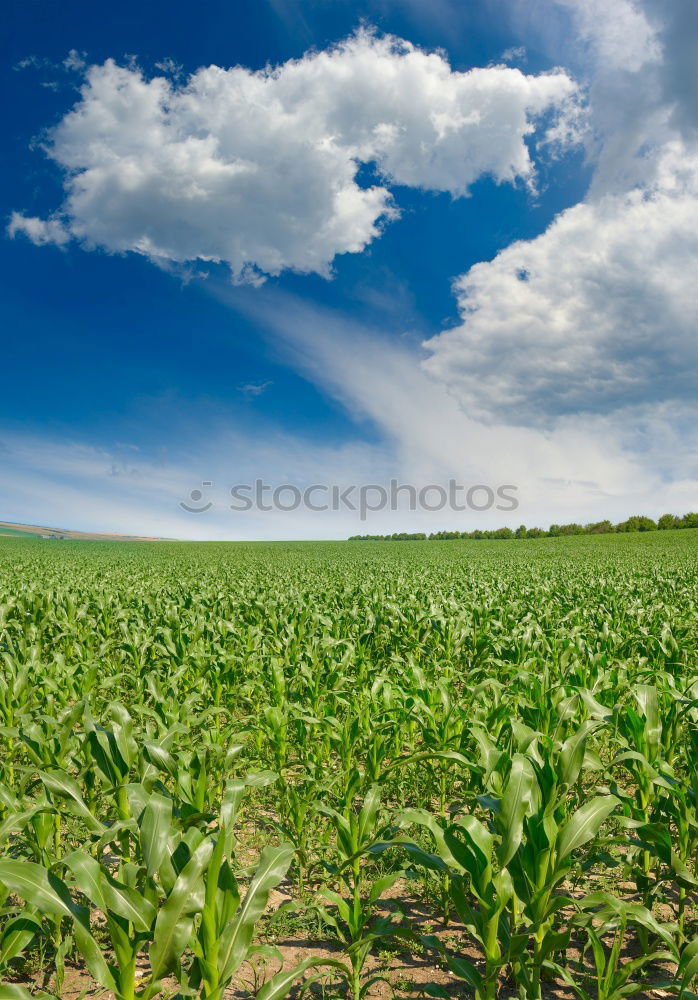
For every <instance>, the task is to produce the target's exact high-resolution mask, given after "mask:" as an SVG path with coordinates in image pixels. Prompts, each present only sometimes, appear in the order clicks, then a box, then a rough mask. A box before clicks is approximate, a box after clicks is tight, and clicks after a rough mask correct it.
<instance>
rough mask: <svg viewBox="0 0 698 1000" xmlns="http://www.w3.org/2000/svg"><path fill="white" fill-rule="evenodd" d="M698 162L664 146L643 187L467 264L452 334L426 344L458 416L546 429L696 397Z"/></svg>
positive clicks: (587, 205) (585, 207)
mask: <svg viewBox="0 0 698 1000" xmlns="http://www.w3.org/2000/svg"><path fill="white" fill-rule="evenodd" d="M697 261H698V155H696V154H695V153H691V152H690V151H689V150H687V149H686V147H685V146H684V145H683V144H682V143H680V142H679V141H677V142H675V143H673V144H669V145H667V147H666V148H665V149H664V151H663V153H662V155H661V157H660V158H659V160H658V162H657V164H656V165H655V176H654V179H653V182H652V183H651V184H650V185H648V186H646V187H643V188H636V189H633V190H631V191H629V192H627V193H624V194H608V195H605V196H603V197H601V198H598V199H595V200H592V201H587V202H583V203H580V204H579V205H575V206H574V207H573V208H570V209H568V210H567V211H566V212H563V213H562V214H561V215H560V216H558V218H557V219H556V220H555V221H554V222H553V224H552V225H551V226H550V228H549V229H548V230H547V232H545V233H544V234H543V235H541V236H540V237H538V238H537V239H535V240H531V241H528V242H519V243H514V244H513V245H511V246H509V247H507V248H506V249H505V250H503V251H502V252H501V253H499V254H498V255H497V257H496V258H495V259H494V260H493V261H491V262H488V263H480V264H476V265H475V266H474V267H473V268H471V269H470V271H469V272H468V273H467V274H465V275H463V276H462V277H460V278H459V279H458V280H457V281H456V283H455V288H456V292H457V295H458V299H459V304H460V307H461V311H462V314H463V322H462V324H461V325H460V326H458V327H456V328H454V329H451V330H448V331H446V332H444V333H442V334H440V335H439V336H437V337H434V338H432V339H431V340H429V341H428V342H427V344H426V346H427V348H428V350H429V351H430V354H431V356H430V358H429V360H428V361H427V362H426V363H425V364H426V367H427V369H428V370H429V372H430V373H431V374H432V375H434V376H436V377H438V378H439V379H440V380H442V381H443V382H444V383H445V384H446V385H448V386H449V388H450V389H451V391H452V392H453V393H455V394H456V395H457V397H458V399H459V400H460V401H461V405H462V406H463V407H464V409H466V411H468V412H470V413H472V414H477V415H479V416H483V417H486V418H488V419H497V420H502V419H507V420H512V421H514V422H516V423H519V422H520V423H525V424H536V423H546V422H548V421H549V420H550V419H551V418H555V417H557V416H560V415H563V414H565V413H568V414H569V413H581V412H585V411H586V412H610V411H612V410H614V409H618V408H621V407H627V406H637V405H643V404H647V403H652V402H657V401H667V400H671V399H674V400H681V399H683V400H685V401H690V400H691V399H695V398H696V395H697V391H698V386H697V385H696V371H697V370H698V340H697V339H696V329H697V328H698V299H697V298H696V293H695V275H696V262H697Z"/></svg>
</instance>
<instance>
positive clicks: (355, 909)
mask: <svg viewBox="0 0 698 1000" xmlns="http://www.w3.org/2000/svg"><path fill="white" fill-rule="evenodd" d="M316 809H317V811H318V812H319V813H321V814H323V815H325V816H327V817H328V818H329V820H330V823H331V824H332V827H333V828H334V832H335V837H336V844H335V852H336V861H335V862H334V863H332V864H329V865H328V866H327V868H328V871H329V872H330V874H331V875H332V876H333V877H334V878H335V879H336V880H337V881H338V882H339V885H340V891H339V892H336V891H334V890H332V889H324V890H322V891H321V893H320V896H321V898H323V899H324V900H326V901H327V902H328V903H330V904H331V905H332V906H333V907H334V909H335V912H334V913H331V912H330V911H329V910H328V909H327V908H326V907H324V906H319V907H318V910H319V913H320V915H321V916H322V918H323V920H324V921H325V922H326V923H327V924H328V925H329V926H330V927H332V928H333V929H334V931H335V933H336V934H337V937H338V938H339V940H340V941H341V942H342V944H343V946H344V950H345V953H346V955H347V958H348V959H349V968H348V969H347V968H346V967H344V966H342V967H341V970H340V972H341V975H342V976H343V977H344V978H345V979H346V981H347V986H348V989H349V993H350V996H351V997H352V1000H363V998H364V997H365V996H366V994H367V993H368V991H369V990H370V988H371V986H372V985H373V984H374V983H376V982H378V981H380V980H382V979H383V978H384V977H383V976H381V975H374V976H366V975H365V968H366V964H367V961H368V957H369V954H370V951H371V949H372V947H373V946H374V945H375V944H376V942H378V941H380V940H382V939H385V938H389V937H392V936H395V935H400V936H406V935H407V933H408V932H407V930H406V928H404V927H401V926H399V925H397V924H396V923H395V922H394V920H393V916H392V915H388V916H386V917H382V918H378V919H374V914H375V910H376V907H377V905H378V903H379V901H380V899H381V896H383V894H384V893H386V892H387V891H388V890H389V889H390V888H392V886H394V885H395V883H396V882H397V881H398V879H400V878H404V877H405V875H406V873H405V872H404V871H395V872H391V873H390V874H388V875H384V876H382V877H379V878H372V877H371V873H370V867H371V862H372V861H373V860H375V858H376V857H378V856H380V855H382V854H383V853H384V852H385V851H386V850H388V848H390V847H393V846H395V845H396V844H397V843H398V841H397V840H396V838H395V837H394V835H393V832H392V830H391V828H390V827H389V826H387V825H386V824H385V823H384V822H383V821H381V818H380V789H379V788H378V786H377V785H373V786H372V787H371V788H370V789H369V791H368V793H367V795H366V798H365V799H364V803H363V806H362V807H361V809H360V810H357V809H355V808H353V807H352V804H351V802H349V803H347V805H346V807H345V809H344V812H343V813H340V812H338V811H337V810H336V809H332V808H331V807H330V806H327V805H324V804H323V803H318V804H317V806H316Z"/></svg>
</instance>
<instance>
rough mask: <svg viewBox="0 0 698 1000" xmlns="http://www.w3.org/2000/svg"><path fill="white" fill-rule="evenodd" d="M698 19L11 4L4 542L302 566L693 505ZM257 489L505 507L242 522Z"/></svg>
mask: <svg viewBox="0 0 698 1000" xmlns="http://www.w3.org/2000/svg"><path fill="white" fill-rule="evenodd" d="M695 22H696V18H695V17H694V16H693V13H692V9H691V6H690V4H689V3H688V2H685V3H684V2H683V0H677V3H676V5H675V7H673V8H672V12H671V17H670V18H669V17H667V15H666V12H665V10H664V8H663V5H661V4H659V3H658V2H656V3H655V2H654V0H642V2H640V0H637V2H631V0H618V3H617V5H616V6H615V7H614V9H613V11H609V10H608V9H607V5H605V4H602V3H601V2H600V0H599V2H598V3H597V2H596V0H593V2H586V3H582V0H578V2H577V0H538V2H536V3H526V4H525V3H523V2H522V0H481V2H477V3H473V4H467V5H466V4H461V3H450V2H447V0H438V2H436V3H433V4H430V5H425V4H423V3H420V2H416V0H412V2H408V0H402V2H400V0H376V2H372V3H362V4H357V3H349V2H343V0H334V2H330V0H317V2H313V0H310V2H304V3H300V2H291V0H264V2H259V0H256V2H244V3H235V4H232V3H221V2H219V3H213V4H210V5H207V7H206V11H205V13H204V14H202V13H201V12H200V11H199V10H198V9H195V8H192V7H191V6H190V5H183V4H180V5H174V6H173V5H172V4H168V5H167V6H165V5H164V4H150V5H147V6H146V7H145V8H144V7H143V6H142V5H140V4H139V5H136V4H131V3H125V4H122V5H120V6H119V8H118V10H117V9H114V10H113V11H112V10H110V9H108V8H102V9H97V8H95V7H94V6H93V5H88V4H85V3H75V2H73V3H68V4H65V5H62V6H61V8H60V11H59V10H58V8H56V7H55V5H51V4H48V3H46V2H42V3H22V4H20V3H15V4H13V5H12V6H11V13H10V30H9V32H7V33H6V36H5V42H4V47H3V51H2V67H1V70H0V71H1V72H2V75H3V81H2V82H3V86H4V88H5V91H6V94H8V95H9V99H6V101H5V102H4V103H3V114H4V116H5V121H4V132H5V135H6V137H7V139H8V141H7V143H6V145H5V153H4V154H3V157H2V161H0V168H1V169H2V173H3V176H2V182H3V183H2V192H3V200H4V202H5V204H4V208H3V214H4V216H5V220H6V222H5V225H6V226H7V230H6V238H4V239H2V240H0V254H2V271H1V273H2V281H3V285H4V287H3V295H2V305H1V308H2V310H3V312H4V313H5V315H4V316H3V329H4V331H5V335H4V337H3V346H2V358H3V364H2V367H1V369H0V371H1V374H0V379H1V382H0V388H1V391H0V457H1V458H2V461H3V467H4V472H3V476H2V482H1V484H0V517H4V518H6V519H8V520H19V521H27V522H41V523H49V524H55V525H59V526H64V527H77V528H85V529H93V530H104V531H124V532H134V533H143V534H160V535H167V536H172V537H191V538H275V537H276V538H293V537H342V536H344V535H346V534H348V533H352V532H354V531H357V530H361V531H374V530H375V531H390V530H408V529H420V530H421V529H424V530H438V529H439V528H452V527H460V528H474V527H480V526H483V527H484V526H486V527H491V526H492V525H494V524H500V523H510V524H518V523H520V522H521V521H522V520H523V521H526V522H527V523H534V522H535V523H543V524H547V523H549V522H550V521H552V520H571V519H576V520H592V519H596V518H597V517H599V518H600V517H606V516H610V517H618V518H620V517H623V516H627V515H628V514H630V513H633V512H637V511H642V512H647V513H655V514H656V513H661V512H663V511H664V510H676V511H683V510H685V509H690V508H691V507H695V506H696V498H697V494H696V482H697V480H698V472H697V461H696V439H695V433H694V430H693V428H694V427H695V412H694V409H695V398H696V393H695V371H696V365H695V361H696V338H695V322H696V303H695V294H694V292H693V291H692V288H693V284H694V274H695V255H696V250H697V237H696V232H697V231H698V226H697V225H696V218H697V215H698V213H697V211H696V194H697V191H698V180H697V178H698V157H696V126H697V124H698V114H697V113H696V108H695V99H694V96H693V94H694V90H693V87H692V84H693V82H694V81H692V80H691V79H690V76H691V73H692V72H693V71H692V69H691V66H692V63H691V60H690V48H691V45H692V44H693V42H694V41H695V39H696V36H697V35H698V25H696V23H695ZM677 65H678V66H679V67H681V66H684V67H685V70H684V72H676V66H677ZM270 67H275V69H274V70H273V71H272V70H271V69H270ZM258 477H261V478H263V479H264V480H265V481H266V482H268V483H270V484H271V485H279V484H281V483H291V484H296V485H297V486H298V487H299V488H303V487H305V486H307V485H308V484H310V483H325V484H335V483H336V484H341V485H342V486H344V487H346V486H347V485H348V484H362V483H376V484H381V483H383V484H385V483H387V482H388V481H389V480H390V478H391V477H397V478H398V479H399V480H400V481H401V482H405V483H413V484H414V485H415V486H416V487H417V488H420V487H422V486H424V485H425V484H428V483H436V484H438V483H445V482H446V481H447V480H448V479H449V478H451V477H455V478H456V479H457V480H458V482H460V483H463V484H465V485H466V486H467V485H472V484H473V483H480V484H488V485H489V486H491V487H492V488H496V487H497V486H498V485H499V484H502V483H509V484H514V485H515V486H516V487H517V496H518V500H519V507H518V509H517V510H516V511H514V512H506V513H502V512H500V511H497V510H489V511H484V512H482V511H475V510H472V509H470V510H466V511H464V512H454V511H451V510H448V509H445V510H441V511H432V512H429V511H424V510H417V511H409V510H406V509H401V510H398V511H384V512H380V513H375V514H373V515H372V516H370V517H369V518H368V519H367V521H365V522H364V521H360V519H359V518H358V514H357V513H356V512H351V511H347V510H343V511H337V512H334V513H333V512H326V513H322V514H319V513H317V512H315V513H313V512H311V511H307V510H303V509H300V510H297V511H289V512H281V511H276V512H268V513H267V512H260V511H257V510H252V511H249V512H233V511H231V510H230V504H229V499H228V492H229V489H230V487H231V486H233V485H235V484H238V483H248V482H252V481H253V480H254V479H256V478H258ZM203 482H210V483H211V484H212V485H211V486H210V487H205V488H202V487H201V484H202V483H203ZM197 488H201V489H202V492H206V497H207V499H210V501H211V502H212V504H213V506H212V508H211V509H210V510H208V511H207V512H206V513H205V514H199V515H197V514H190V513H187V512H186V511H184V510H183V509H182V507H181V502H186V501H187V500H188V498H189V494H190V491H191V490H192V489H197Z"/></svg>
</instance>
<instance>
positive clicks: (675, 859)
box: [0, 530, 698, 1000]
mask: <svg viewBox="0 0 698 1000" xmlns="http://www.w3.org/2000/svg"><path fill="white" fill-rule="evenodd" d="M697 570H698V531H697V530H686V531H682V532H668V531H667V532H654V533H647V534H627V535H611V536H598V537H595V536H585V537H579V538H544V539H540V540H526V541H511V542H491V543H490V542H468V541H463V542H438V541H431V542H429V543H428V544H427V543H422V542H411V543H406V544H405V545H400V546H386V545H384V544H380V543H372V542H360V543H352V544H351V545H350V544H347V543H274V544H271V543H270V544H262V543H260V544H223V543H221V544H218V543H215V544H213V543H211V544H203V543H202V544H189V543H124V544H119V543H109V542H87V541H85V542H72V541H60V542H59V541H41V540H35V539H22V538H10V537H8V538H2V539H0V581H1V582H0V657H1V664H2V666H1V671H0V746H1V753H0V1000H15V998H16V1000H23V998H27V997H30V996H36V997H47V996H50V997H70V998H76V1000H77V998H78V997H98V996H102V997H105V998H107V997H114V998H117V1000H136V998H138V1000H152V998H156V997H163V998H164V997H170V998H171V997H182V998H184V997H187V998H201V1000H222V998H223V997H233V996H235V997H245V996H257V997H259V998H260V1000H280V998H283V997H287V996H299V995H301V994H306V995H308V996H317V997H324V998H327V1000H330V998H335V997H348V998H350V1000H364V998H365V1000H372V998H385V997H390V996H393V995H394V996H405V997H406V996H411V997H426V996H429V997H476V998H477V1000H494V998H497V997H502V998H504V997H519V998H525V1000H541V998H544V997H550V998H553V997H555V998H560V1000H563V998H567V997H570V998H571V997H580V998H582V1000H587V998H588V1000H592V998H598V1000H621V998H623V997H628V996H632V995H637V996H639V997H642V998H650V997H655V996H656V997H667V996H669V997H677V998H681V997H695V996H696V993H695V992H694V991H695V990H696V978H697V976H698V906H697V902H698V891H697V890H698V880H697V875H696V852H697V849H698V805H697V798H698V655H697V654H698V641H697V638H698V629H697V623H698V620H697V618H698V572H697Z"/></svg>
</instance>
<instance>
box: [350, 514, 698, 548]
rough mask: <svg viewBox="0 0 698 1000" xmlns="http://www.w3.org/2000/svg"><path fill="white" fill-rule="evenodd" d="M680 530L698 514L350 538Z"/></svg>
mask: <svg viewBox="0 0 698 1000" xmlns="http://www.w3.org/2000/svg"><path fill="white" fill-rule="evenodd" d="M677 528H698V513H690V514H684V515H683V517H678V516H677V515H676V514H662V516H661V517H660V518H659V520H657V521H653V520H652V518H651V517H644V516H641V515H634V516H633V517H629V518H628V520H627V521H621V522H620V523H619V524H611V522H610V521H596V522H594V523H592V524H576V523H574V522H573V523H572V524H551V525H550V527H549V528H548V530H547V531H546V530H545V528H527V527H526V525H525V524H521V525H519V527H518V528H516V529H512V528H495V529H494V530H493V531H480V530H476V531H434V532H432V533H431V534H430V535H426V534H425V533H424V532H423V531H414V532H407V531H399V532H395V533H394V534H392V535H351V537H350V538H349V541H350V542H421V541H428V540H431V539H434V540H437V541H443V540H450V539H455V538H472V539H475V540H479V539H485V538H559V537H560V536H563V535H610V534H613V533H615V532H620V533H623V532H626V531H671V530H674V529H677Z"/></svg>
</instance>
